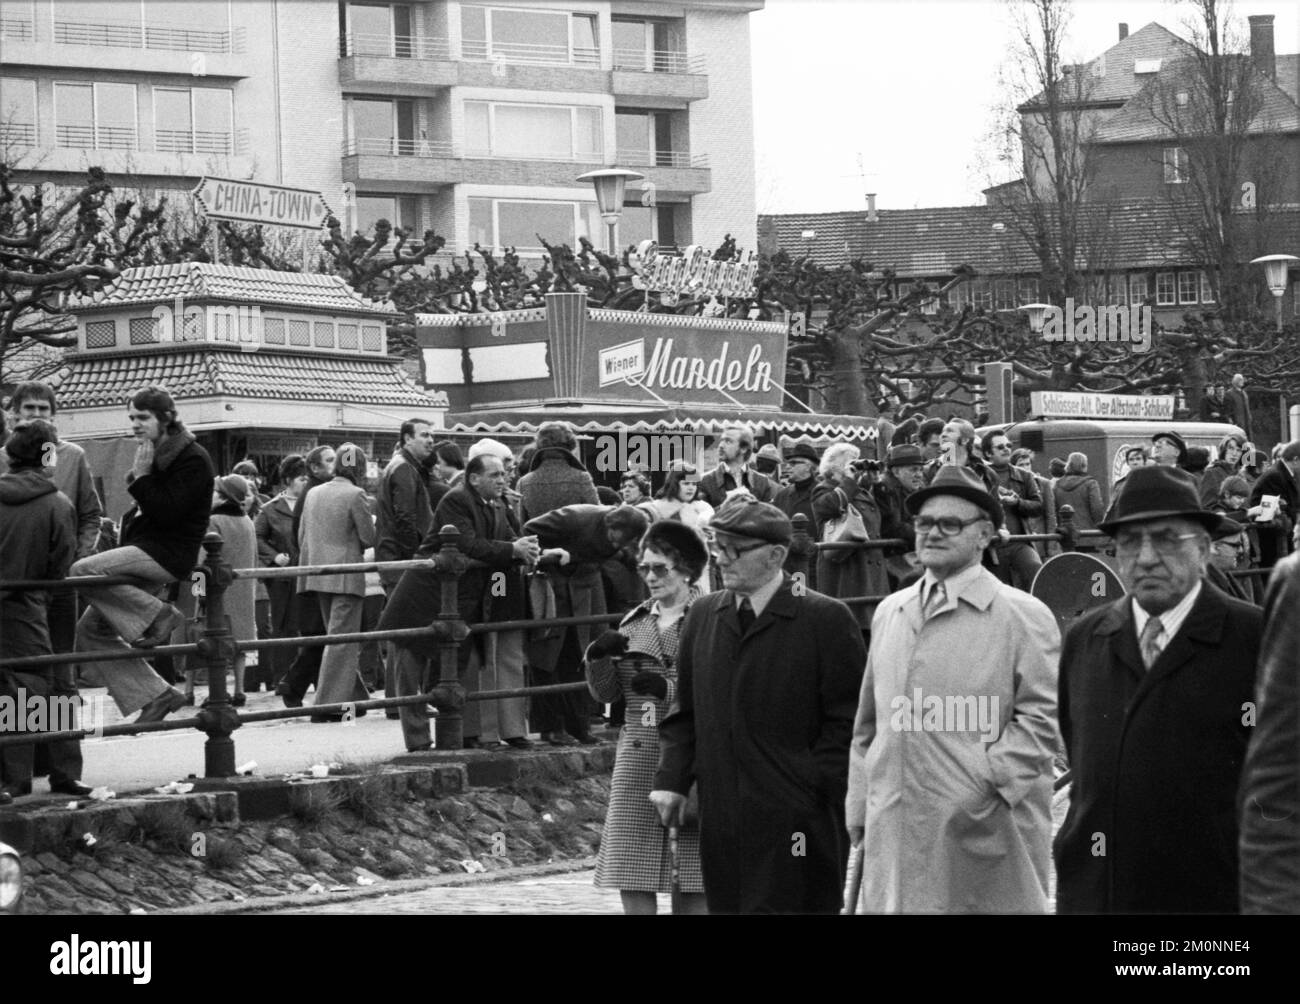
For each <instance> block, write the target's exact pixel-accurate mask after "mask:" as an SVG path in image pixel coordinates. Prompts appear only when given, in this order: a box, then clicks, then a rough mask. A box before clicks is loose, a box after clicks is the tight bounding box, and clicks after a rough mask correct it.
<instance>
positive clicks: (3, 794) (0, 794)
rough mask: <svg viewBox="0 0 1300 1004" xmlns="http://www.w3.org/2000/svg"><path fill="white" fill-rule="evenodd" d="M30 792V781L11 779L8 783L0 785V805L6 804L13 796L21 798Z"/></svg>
mask: <svg viewBox="0 0 1300 1004" xmlns="http://www.w3.org/2000/svg"><path fill="white" fill-rule="evenodd" d="M31 793H32V782H31V781H21V782H17V781H11V782H10V783H9V784H6V785H4V786H3V787H0V805H8V804H9V803H10V802H12V801H13V800H14V799H15V798H22V797H23V796H24V795H30V794H31Z"/></svg>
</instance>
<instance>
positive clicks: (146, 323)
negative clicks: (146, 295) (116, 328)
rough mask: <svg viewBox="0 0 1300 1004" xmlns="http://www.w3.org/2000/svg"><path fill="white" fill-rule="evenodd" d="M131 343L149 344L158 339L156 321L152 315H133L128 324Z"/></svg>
mask: <svg viewBox="0 0 1300 1004" xmlns="http://www.w3.org/2000/svg"><path fill="white" fill-rule="evenodd" d="M129 327H130V332H131V344H132V345H151V344H153V343H154V342H156V341H158V340H159V339H158V321H157V320H156V319H154V318H152V317H133V318H131V323H130V325H129Z"/></svg>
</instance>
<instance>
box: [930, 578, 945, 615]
mask: <svg viewBox="0 0 1300 1004" xmlns="http://www.w3.org/2000/svg"><path fill="white" fill-rule="evenodd" d="M947 602H948V590H947V589H946V588H945V587H944V584H943V583H942V582H936V583H935V584H934V585H933V586H932V587H931V588H930V598H929V599H927V600H926V601H925V619H926V620H929V619H930V618H931V617H933V616H934V615H935V614H936V613H937V612H938V611H939V608H940V607H942V606H943V605H944V604H945V603H947Z"/></svg>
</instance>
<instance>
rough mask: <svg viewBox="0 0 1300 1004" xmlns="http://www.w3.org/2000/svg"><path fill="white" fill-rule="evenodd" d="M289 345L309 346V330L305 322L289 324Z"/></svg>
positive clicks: (291, 322)
mask: <svg viewBox="0 0 1300 1004" xmlns="http://www.w3.org/2000/svg"><path fill="white" fill-rule="evenodd" d="M289 344H290V345H310V344H311V329H310V328H309V327H308V325H307V322H306V321H290V322H289Z"/></svg>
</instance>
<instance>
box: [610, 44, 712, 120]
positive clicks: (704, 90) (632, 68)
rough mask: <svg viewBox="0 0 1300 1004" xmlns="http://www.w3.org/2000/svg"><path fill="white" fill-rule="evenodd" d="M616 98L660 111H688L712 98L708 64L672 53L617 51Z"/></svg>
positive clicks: (679, 53) (669, 51) (661, 51)
mask: <svg viewBox="0 0 1300 1004" xmlns="http://www.w3.org/2000/svg"><path fill="white" fill-rule="evenodd" d="M613 78H614V79H613V88H614V94H615V96H616V97H619V98H635V99H636V100H637V102H638V103H639V104H642V105H648V106H650V107H658V108H684V107H685V106H686V104H687V102H690V101H699V100H701V99H702V98H707V97H708V96H709V78H708V76H707V74H706V72H705V66H704V60H702V59H700V58H699V57H698V56H691V55H689V54H687V53H685V52H678V51H675V50H669V49H615V50H614V73H613Z"/></svg>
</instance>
